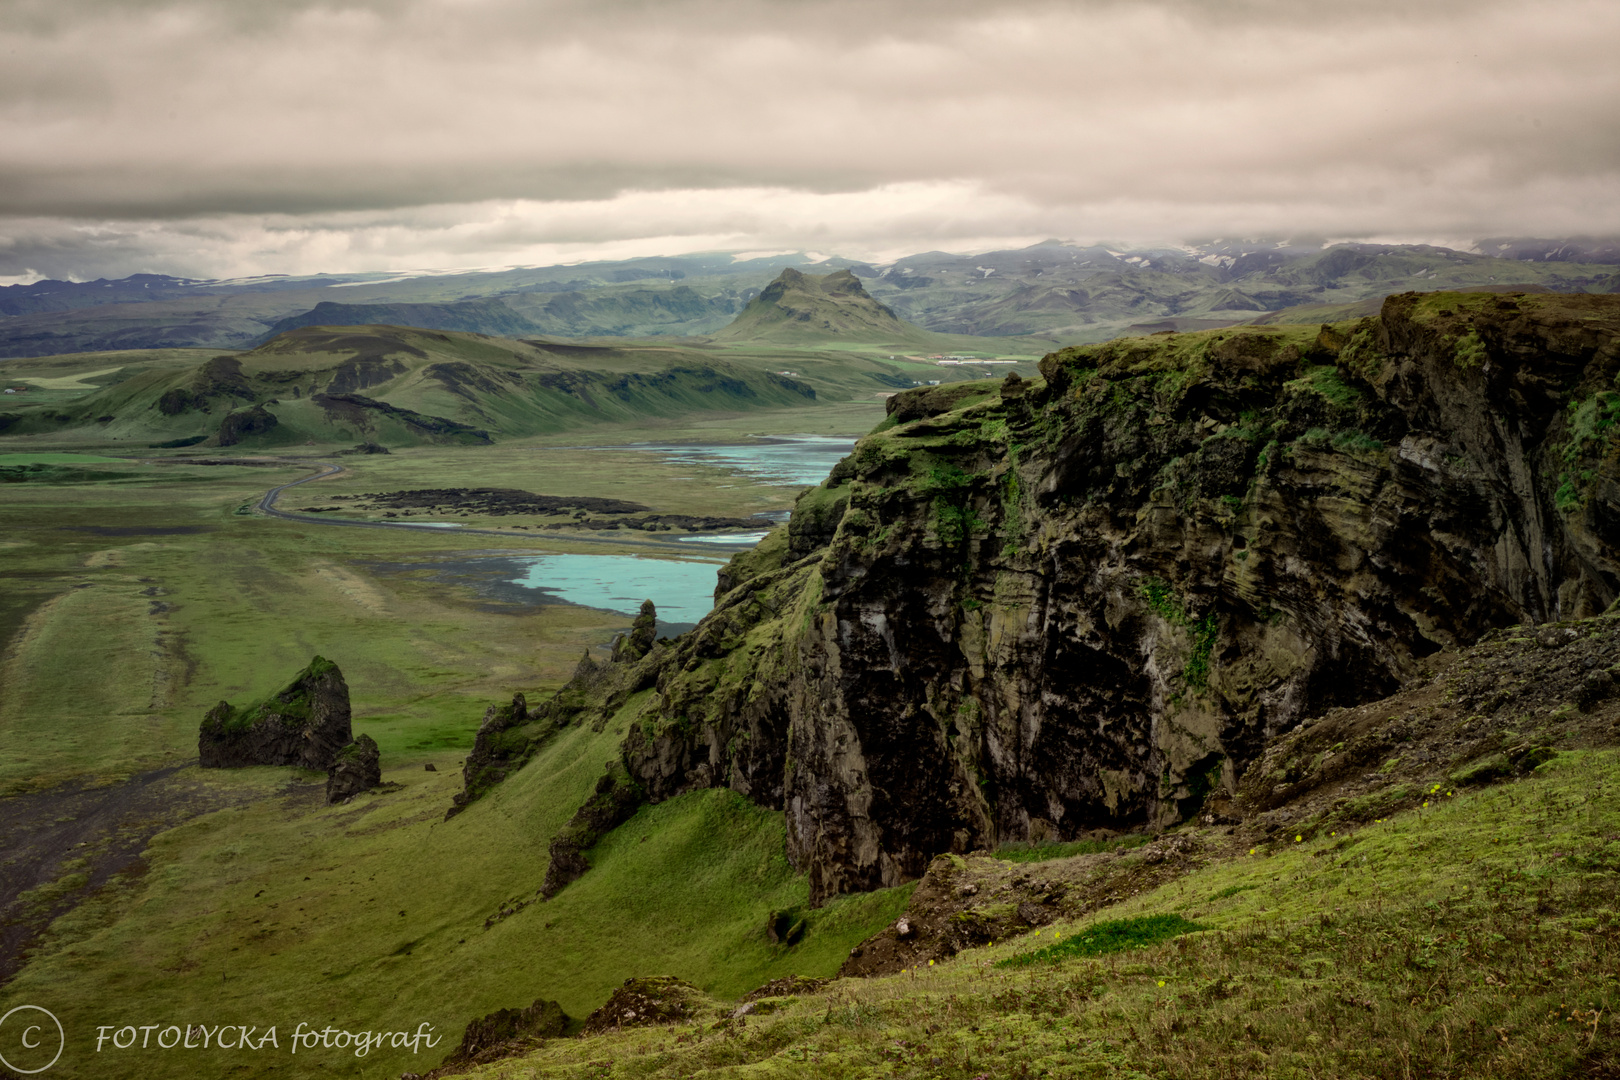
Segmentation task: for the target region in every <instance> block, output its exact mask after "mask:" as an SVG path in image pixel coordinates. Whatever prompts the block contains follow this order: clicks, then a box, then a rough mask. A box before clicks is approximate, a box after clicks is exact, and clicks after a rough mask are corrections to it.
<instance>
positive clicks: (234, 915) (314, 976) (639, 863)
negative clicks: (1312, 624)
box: [3, 728, 909, 1077]
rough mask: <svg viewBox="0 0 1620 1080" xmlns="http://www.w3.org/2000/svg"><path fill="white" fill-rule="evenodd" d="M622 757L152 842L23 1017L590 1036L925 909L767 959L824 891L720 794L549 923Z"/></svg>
mask: <svg viewBox="0 0 1620 1080" xmlns="http://www.w3.org/2000/svg"><path fill="white" fill-rule="evenodd" d="M619 737H620V736H619V733H618V732H617V731H616V730H614V729H612V728H609V729H607V730H605V731H604V732H602V733H594V732H592V731H590V729H589V728H575V729H570V730H565V731H564V732H562V733H561V734H560V735H559V736H557V737H556V738H555V739H554V740H553V741H552V742H551V743H550V744H548V745H547V746H546V747H545V748H544V749H543V750H542V751H541V752H540V753H539V754H538V755H537V757H536V758H535V760H534V761H533V762H532V763H531V764H530V765H529V766H528V767H527V768H525V769H524V770H523V771H522V772H521V773H519V774H518V775H517V776H516V777H515V778H514V779H513V780H511V781H509V782H508V783H507V784H505V785H503V786H502V787H501V788H499V789H497V791H496V792H495V793H494V794H492V795H491V796H489V797H487V798H486V799H484V800H482V801H480V802H479V803H477V804H475V805H474V806H473V807H472V808H471V809H469V810H468V811H467V812H466V813H464V814H462V815H460V816H458V817H456V818H455V819H453V820H451V821H449V822H441V821H440V820H439V819H440V818H441V817H442V815H443V811H444V808H445V807H446V806H447V805H448V800H449V796H450V794H451V793H452V792H453V791H454V790H455V789H456V774H455V773H452V772H448V771H441V772H438V773H424V772H422V771H421V770H419V769H418V770H410V769H398V770H389V771H387V772H385V774H384V779H385V780H386V781H393V782H398V783H402V784H403V785H404V789H403V790H401V791H396V792H393V793H390V794H386V795H370V796H364V797H362V799H361V800H360V801H359V802H358V803H357V804H356V805H353V806H339V807H331V808H327V807H322V806H320V805H319V799H318V797H317V796H316V795H314V794H313V793H314V792H318V790H319V788H318V786H313V785H312V786H311V787H310V788H308V789H305V790H304V791H301V792H295V793H293V794H291V795H286V794H282V793H281V792H280V791H278V792H277V793H276V794H275V795H273V796H271V797H269V798H267V799H265V800H264V801H260V802H257V803H254V804H252V805H250V806H247V807H245V808H241V809H235V810H226V811H221V812H219V813H216V814H212V815H209V816H206V817H203V818H199V819H197V820H195V821H192V822H190V823H188V824H186V825H184V826H181V827H179V828H177V829H174V830H171V831H169V832H167V833H165V834H162V835H161V836H160V837H159V838H158V840H157V841H155V842H154V844H153V845H152V848H151V850H150V851H149V852H148V861H149V863H150V870H149V871H148V873H147V874H146V877H145V880H144V882H142V883H141V884H140V885H138V886H131V885H125V886H124V887H123V888H120V889H113V890H109V891H107V892H106V893H104V894H102V895H101V896H100V897H98V898H97V899H96V900H95V901H93V902H91V903H90V904H87V905H85V906H84V907H82V908H80V909H79V910H78V911H76V912H74V913H73V914H71V915H69V916H67V917H65V918H63V919H61V920H58V922H57V923H56V925H55V927H54V928H53V939H52V940H51V941H50V942H49V943H48V945H47V947H46V949H45V953H46V955H45V957H44V959H43V961H36V962H35V963H34V964H33V965H32V966H30V967H29V968H28V969H27V970H25V971H24V973H23V974H22V975H21V976H20V977H19V978H18V979H17V980H16V981H15V982H14V983H13V984H12V985H10V986H8V987H7V988H6V990H5V992H4V995H3V999H4V1001H6V1002H20V1001H31V1000H47V1001H50V1002H51V1003H52V1009H53V1011H55V1012H56V1013H57V1015H58V1016H59V1017H60V1018H61V1019H62V1021H63V1023H64V1024H66V1025H67V1026H68V1027H69V1029H70V1030H74V1031H80V1032H82V1031H88V1030H90V1029H92V1028H93V1027H94V1026H95V1025H98V1024H107V1023H114V1024H117V1023H135V1024H138V1023H142V1022H146V1023H150V1022H152V1020H150V1019H148V1018H149V1017H152V1018H155V1017H163V1018H174V1019H175V1020H176V1021H178V1022H180V1023H185V1022H188V1021H193V1022H203V1021H205V1020H206V1021H207V1022H209V1023H248V1024H254V1023H258V1024H261V1025H268V1024H272V1023H279V1024H281V1025H283V1026H284V1030H285V1028H286V1027H290V1026H292V1024H293V1023H294V1022H295V1021H296V1020H298V1019H306V1020H309V1021H310V1022H311V1023H317V1024H326V1023H333V1024H337V1025H339V1026H345V1027H350V1028H361V1027H368V1028H383V1027H386V1028H389V1029H395V1028H403V1027H409V1028H415V1027H416V1026H417V1025H418V1024H419V1023H421V1022H423V1021H426V1022H429V1023H432V1024H434V1025H435V1026H436V1027H437V1028H438V1029H439V1031H440V1032H441V1033H449V1035H450V1040H449V1041H450V1042H452V1043H453V1042H454V1041H455V1040H456V1039H457V1038H458V1037H459V1034H460V1029H461V1026H462V1025H463V1024H464V1023H465V1022H466V1021H467V1020H468V1019H469V1018H471V1017H472V1016H475V1015H481V1014H483V1013H485V1012H488V1011H491V1010H493V1009H496V1008H501V1007H507V1006H517V1005H526V1004H528V1003H529V1002H530V1001H531V1000H533V999H534V998H536V997H539V996H542V995H543V996H546V997H549V998H554V999H557V1000H559V1001H561V1002H562V1004H563V1006H564V1008H565V1009H567V1010H568V1011H569V1012H570V1013H572V1014H573V1015H575V1016H583V1015H585V1014H586V1013H588V1012H589V1011H590V1010H592V1009H593V1008H595V1007H596V1006H597V1005H598V1004H600V1002H601V1001H602V1000H603V999H604V998H605V997H606V996H607V995H608V993H609V992H610V991H611V990H612V988H613V987H614V986H616V985H618V984H619V983H620V982H622V981H623V980H624V979H625V978H627V977H629V976H630V975H633V974H636V973H639V972H642V971H645V970H648V969H654V970H658V971H661V972H669V973H672V974H676V975H680V976H682V977H684V978H686V979H689V980H692V981H694V982H696V983H698V984H699V985H701V986H703V987H705V988H706V989H708V990H710V991H712V992H714V993H716V994H720V995H723V996H735V995H737V994H740V993H742V992H743V991H745V990H747V989H749V988H751V987H753V986H756V985H759V984H760V983H763V982H765V981H767V980H768V979H770V978H773V977H776V976H779V975H782V974H787V973H789V972H809V973H812V974H827V973H829V972H830V971H831V970H832V969H834V968H835V967H836V966H837V964H838V962H839V961H840V960H841V959H842V957H843V955H844V954H845V953H847V951H848V950H849V948H850V947H851V946H853V945H854V944H855V943H856V942H858V941H860V940H861V939H863V938H864V937H866V936H867V935H868V934H870V933H872V932H873V931H874V930H875V929H877V928H878V927H880V926H882V925H884V924H885V923H886V922H888V921H890V920H892V919H893V918H894V917H895V916H896V915H897V914H898V912H899V910H900V909H901V908H902V907H903V906H904V903H905V898H906V895H907V893H908V891H909V890H892V891H890V892H888V893H883V894H875V895H869V896H863V897H858V898H854V899H852V900H850V901H847V902H845V903H843V904H841V905H837V906H834V907H832V908H829V909H826V910H825V911H823V912H821V913H819V916H818V918H817V920H816V921H815V922H814V923H813V925H812V928H811V931H810V933H809V935H808V937H807V938H806V940H805V941H804V943H802V944H801V945H799V946H798V947H796V948H794V949H783V948H779V947H773V946H771V945H769V944H768V943H767V941H766V938H765V934H764V925H765V918H766V915H767V913H768V912H769V911H770V910H771V909H773V908H779V907H787V906H791V905H795V904H803V903H804V902H805V898H806V888H807V887H806V884H805V881H804V879H802V878H800V877H797V876H795V875H794V874H793V873H792V871H791V869H790V868H789V867H788V865H787V862H786V859H785V858H784V856H783V853H782V852H783V831H782V824H781V820H780V815H777V814H774V813H771V812H769V811H765V810H761V809H759V808H757V807H754V806H752V805H750V804H748V803H746V802H745V801H744V800H742V799H741V798H740V797H739V796H736V795H734V794H732V793H730V792H724V791H714V792H705V793H701V794H696V795H691V796H685V797H682V798H681V799H677V800H673V801H671V802H669V803H665V804H662V805H660V806H657V807H653V808H650V809H648V810H645V811H643V812H642V814H640V815H639V816H638V817H637V818H635V819H633V820H632V821H631V822H629V823H628V824H627V825H626V826H624V827H623V828H621V829H620V830H619V831H618V832H617V833H615V834H614V836H613V838H611V839H610V841H609V842H607V843H604V844H603V845H601V846H600V847H599V848H598V849H597V850H596V851H595V852H593V861H594V863H595V868H594V869H593V870H592V872H591V873H590V874H588V875H586V877H585V878H584V879H583V880H581V881H580V882H579V883H577V884H576V885H574V886H572V887H571V888H569V889H568V890H566V891H565V892H564V893H563V894H562V895H560V896H559V897H557V898H556V899H554V900H553V901H551V902H550V903H546V904H542V903H540V902H539V901H538V900H537V897H536V891H537V889H538V886H539V884H540V882H541V880H542V879H543V877H544V874H545V867H546V843H547V841H548V839H549V837H550V836H551V835H552V834H553V833H554V832H555V831H556V830H557V829H558V828H559V827H560V826H561V825H562V824H563V823H564V822H565V821H567V819H568V818H569V816H570V815H571V814H572V813H573V811H574V809H575V808H576V807H577V806H578V804H579V803H580V802H581V801H583V799H584V798H585V796H586V795H587V794H588V793H589V791H590V789H591V786H592V785H593V784H594V783H595V781H596V779H597V777H598V776H599V775H600V772H601V768H602V761H603V760H604V759H606V758H608V757H610V756H611V755H612V754H613V753H614V751H615V749H616V747H617V743H618V739H619ZM252 772H253V773H257V774H258V775H253V776H241V777H237V776H233V777H230V778H228V779H221V780H219V781H217V782H221V783H226V782H235V783H238V784H244V783H247V784H251V783H257V784H261V785H265V786H266V787H268V785H269V784H272V783H280V782H281V781H283V780H284V779H285V777H286V774H285V773H284V772H280V771H278V770H252ZM270 774H277V775H270ZM314 779H319V778H318V777H315V778H314ZM642 837H646V838H647V839H646V841H645V842H643V841H642V839H641V838H642ZM503 912H508V913H509V914H506V915H505V916H504V917H503V916H502V913H503ZM486 920H493V922H490V923H486ZM83 1049H84V1048H83V1046H82V1043H81V1044H80V1045H78V1046H76V1047H75V1048H74V1050H75V1052H74V1053H72V1054H70V1056H69V1058H68V1059H66V1060H64V1062H63V1064H62V1065H61V1066H60V1067H59V1071H60V1072H61V1074H63V1075H68V1076H96V1077H103V1076H106V1077H113V1076H143V1077H145V1076H193V1075H197V1072H196V1071H195V1070H196V1069H198V1068H199V1067H201V1068H220V1069H225V1068H228V1066H230V1065H231V1064H233V1063H235V1062H236V1061H238V1060H239V1058H237V1057H235V1056H234V1055H232V1054H229V1053H224V1054H214V1055H209V1054H202V1055H187V1056H176V1055H161V1056H149V1057H145V1058H142V1057H140V1056H131V1057H125V1058H118V1059H113V1058H111V1057H107V1056H105V1055H104V1056H102V1057H101V1058H99V1059H94V1058H92V1057H91V1056H90V1055H89V1054H88V1053H85V1052H83ZM313 1060H314V1061H316V1062H319V1065H320V1067H321V1068H322V1069H323V1075H333V1076H362V1075H365V1076H377V1075H394V1074H397V1072H398V1071H399V1070H400V1069H401V1068H404V1067H407V1066H411V1065H413V1063H414V1064H420V1062H418V1061H416V1059H412V1058H411V1057H410V1056H409V1055H408V1054H404V1053H403V1052H401V1053H396V1054H392V1055H387V1054H385V1055H381V1058H380V1060H379V1059H378V1058H377V1057H373V1058H372V1059H370V1060H368V1061H365V1062H360V1061H356V1060H355V1059H354V1058H353V1057H352V1056H349V1055H346V1054H344V1053H342V1052H338V1051H333V1052H330V1053H326V1054H324V1055H316V1056H315V1057H314V1059H313ZM434 1061H435V1062H436V1061H437V1057H435V1058H434ZM306 1068H307V1067H306ZM389 1070H391V1071H389ZM293 1075H307V1072H303V1071H301V1070H294V1073H293Z"/></svg>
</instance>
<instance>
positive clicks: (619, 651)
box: [613, 600, 658, 664]
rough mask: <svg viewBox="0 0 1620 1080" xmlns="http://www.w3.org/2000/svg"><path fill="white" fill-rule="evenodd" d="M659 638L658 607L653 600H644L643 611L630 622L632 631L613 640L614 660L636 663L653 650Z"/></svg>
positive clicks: (642, 603) (619, 662)
mask: <svg viewBox="0 0 1620 1080" xmlns="http://www.w3.org/2000/svg"><path fill="white" fill-rule="evenodd" d="M657 640H658V609H657V607H655V606H654V605H653V602H652V601H651V600H643V601H642V602H641V612H640V613H639V614H638V615H637V616H636V621H635V622H633V623H631V624H630V632H629V633H628V634H625V635H624V636H623V637H620V638H618V639H616V640H615V641H614V642H613V662H614V663H615V664H623V663H634V662H635V661H637V660H640V659H641V658H642V657H643V656H646V655H647V654H648V653H649V652H651V651H652V647H653V643H654V642H656V641H657Z"/></svg>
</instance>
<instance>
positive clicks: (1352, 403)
mask: <svg viewBox="0 0 1620 1080" xmlns="http://www.w3.org/2000/svg"><path fill="white" fill-rule="evenodd" d="M1283 389H1284V390H1294V391H1297V392H1300V393H1311V394H1315V395H1317V396H1318V397H1321V398H1324V399H1326V400H1327V402H1328V403H1329V404H1331V405H1332V406H1333V407H1334V408H1337V409H1354V408H1356V407H1357V406H1358V405H1360V404H1361V391H1359V390H1357V389H1356V388H1355V387H1353V386H1350V385H1348V384H1347V383H1346V382H1345V381H1344V377H1343V376H1342V375H1340V374H1339V369H1338V367H1337V366H1335V365H1333V364H1318V365H1316V366H1314V367H1310V368H1307V369H1306V371H1305V374H1304V375H1301V376H1300V377H1299V378H1297V379H1294V380H1291V381H1290V382H1286V383H1284V384H1283Z"/></svg>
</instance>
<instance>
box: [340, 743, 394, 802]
mask: <svg viewBox="0 0 1620 1080" xmlns="http://www.w3.org/2000/svg"><path fill="white" fill-rule="evenodd" d="M380 783H382V755H381V752H380V751H379V750H378V749H377V740H376V739H373V738H372V737H371V736H370V735H361V736H360V737H359V738H357V739H355V740H354V742H352V743H350V744H349V745H348V746H345V747H344V748H343V749H341V750H339V751H338V752H337V754H336V756H334V757H333V758H332V764H331V765H328V766H327V768H326V805H327V806H332V805H334V804H336V803H340V802H347V801H348V800H350V799H352V798H354V797H355V796H356V795H358V794H360V793H361V792H362V791H370V790H371V789H372V788H374V787H376V786H377V785H378V784H380Z"/></svg>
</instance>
